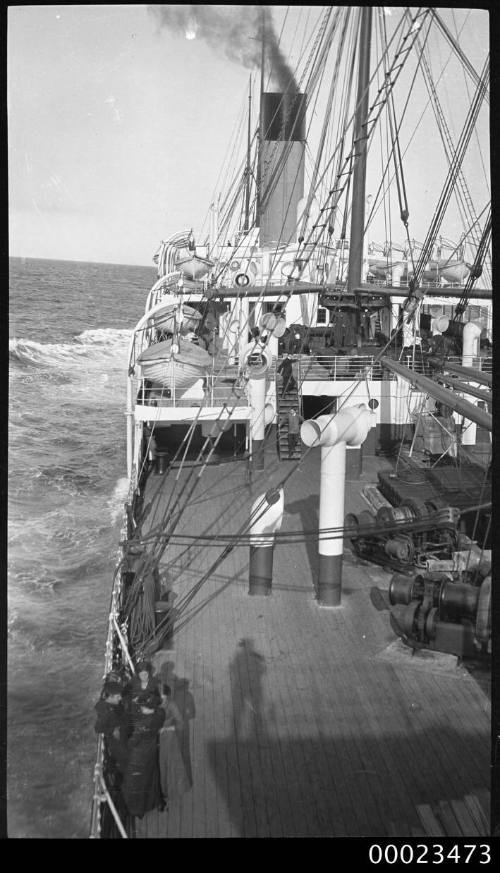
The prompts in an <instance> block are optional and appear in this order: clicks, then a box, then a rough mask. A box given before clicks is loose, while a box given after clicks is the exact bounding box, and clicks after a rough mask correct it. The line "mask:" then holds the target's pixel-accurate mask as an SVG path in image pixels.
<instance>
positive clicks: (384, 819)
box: [135, 447, 490, 838]
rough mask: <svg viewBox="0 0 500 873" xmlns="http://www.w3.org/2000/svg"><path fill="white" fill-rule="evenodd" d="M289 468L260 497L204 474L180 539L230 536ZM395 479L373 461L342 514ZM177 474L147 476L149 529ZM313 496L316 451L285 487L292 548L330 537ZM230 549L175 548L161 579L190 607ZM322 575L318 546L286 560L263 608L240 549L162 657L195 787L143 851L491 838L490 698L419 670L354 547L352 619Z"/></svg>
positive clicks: (433, 667)
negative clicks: (169, 840) (231, 843)
mask: <svg viewBox="0 0 500 873" xmlns="http://www.w3.org/2000/svg"><path fill="white" fill-rule="evenodd" d="M292 466H293V464H292V462H281V463H280V464H278V463H277V462H276V455H275V451H274V447H269V448H268V449H267V450H266V467H267V468H268V469H266V470H265V471H263V472H260V473H258V474H254V476H253V482H252V483H251V485H250V484H249V482H248V480H247V467H246V463H245V462H243V461H237V460H236V461H235V460H228V462H227V463H222V464H220V465H210V466H208V467H207V468H206V469H205V472H204V473H203V477H202V478H201V480H200V483H199V486H198V488H197V490H196V492H195V494H194V495H193V497H192V499H191V501H190V504H189V506H188V507H187V508H186V510H185V512H184V514H183V515H182V518H181V520H180V522H179V524H178V527H177V529H176V533H177V534H179V533H181V532H182V533H183V534H184V535H186V534H187V535H189V536H193V535H204V536H210V537H212V536H214V535H216V534H218V533H228V532H229V533H235V532H236V531H237V530H238V528H239V526H240V525H241V524H242V523H243V522H244V521H245V519H248V517H249V513H250V505H251V503H252V502H253V501H254V500H255V498H256V497H257V496H259V495H260V494H262V493H264V492H265V491H266V490H267V488H269V487H270V485H271V484H276V483H277V482H279V481H281V480H282V479H283V478H284V476H285V475H287V474H288V473H289V472H290V470H291V469H292ZM388 466H389V463H388V462H387V461H385V460H382V459H380V458H376V457H366V458H364V460H363V473H362V474H361V477H360V478H359V479H357V480H356V481H351V482H347V483H346V512H348V511H349V512H356V511H359V510H362V509H366V508H367V505H366V503H365V501H364V500H363V498H362V496H361V494H360V490H361V487H362V486H363V485H365V484H368V483H375V482H376V481H377V470H378V469H381V468H387V467H388ZM271 469H272V473H269V472H268V470H271ZM194 472H196V473H197V472H198V469H196V470H195V471H194ZM175 473H176V471H175V470H174V471H170V473H169V474H168V475H167V478H166V479H165V481H164V482H163V478H164V477H162V476H160V475H152V476H150V478H149V480H148V484H147V490H146V498H145V505H148V503H149V504H150V511H149V514H148V517H147V526H148V527H151V526H152V525H155V524H157V523H158V522H159V520H160V519H161V517H162V515H163V513H164V511H165V508H166V506H167V503H168V500H169V494H170V491H171V488H172V482H173V478H174V475H175ZM188 475H189V469H187V470H184V471H183V472H182V478H183V479H185V478H186V477H187V476H188ZM181 481H182V479H181ZM318 493H319V453H318V452H317V451H311V452H309V453H308V454H306V455H305V457H303V459H302V461H301V463H300V466H299V467H298V468H297V470H296V471H295V473H294V474H293V476H291V478H290V479H289V480H288V481H287V482H286V485H285V517H284V521H283V526H282V531H297V530H302V531H313V530H314V529H317V526H318V496H317V495H318ZM145 527H146V525H145ZM223 548H224V546H223V545H220V544H218V545H217V544H214V542H209V541H201V542H200V541H198V542H193V541H188V540H186V541H185V543H184V544H180V543H176V544H173V543H171V544H170V545H169V548H168V553H165V555H164V556H163V559H162V564H161V572H162V575H163V576H164V577H165V578H166V579H167V580H168V584H169V585H171V587H172V589H173V591H174V592H175V593H176V595H177V602H178V603H179V602H180V600H181V598H182V597H183V595H184V594H185V593H186V592H187V591H188V590H189V589H191V588H192V587H193V585H195V584H196V583H197V582H198V581H200V580H201V579H202V577H203V576H204V575H206V574H207V571H208V570H209V569H210V567H211V566H212V564H214V562H215V561H216V560H217V559H218V558H219V557H220V555H221V553H222V551H223ZM317 564H318V557H317V544H316V543H315V542H314V540H313V539H308V540H306V541H302V542H298V543H293V544H292V543H290V544H286V543H283V542H282V543H280V544H279V545H277V546H276V548H275V553H274V579H273V593H272V595H271V596H269V597H263V596H256V597H250V596H249V595H248V565H249V548H248V545H247V546H243V545H242V546H236V547H235V548H234V549H233V550H232V551H231V552H230V553H229V554H228V555H227V556H226V557H225V559H224V561H223V562H222V563H220V565H219V566H217V567H216V568H215V569H214V570H213V572H211V573H210V574H209V575H208V578H207V580H206V581H205V582H204V583H203V585H202V586H201V588H200V589H199V591H198V593H197V594H196V596H195V597H194V599H193V600H192V601H191V603H190V605H189V609H188V612H187V613H185V614H184V618H188V619H189V620H188V621H186V623H185V624H184V625H183V626H181V622H182V618H181V620H180V622H179V628H178V630H176V633H175V635H174V640H173V644H172V648H170V649H162V650H160V651H159V652H157V653H156V655H155V657H154V664H155V670H156V673H157V675H158V676H161V678H162V680H163V681H167V682H169V684H170V685H171V686H172V688H173V691H174V696H175V699H176V701H177V703H178V704H179V706H180V708H181V710H182V711H183V713H184V716H185V718H186V724H187V725H188V727H187V728H186V730H185V742H184V754H185V760H186V763H187V765H188V770H189V771H190V774H191V777H192V787H191V789H190V790H189V791H188V792H187V793H186V794H185V795H184V796H183V797H182V799H181V800H178V801H171V802H170V808H169V810H168V812H167V811H165V812H158V811H154V812H151V813H148V814H147V815H145V816H144V818H143V819H142V820H136V823H135V828H136V836H137V837H139V838H145V837H147V838H166V837H174V838H178V837H180V838H203V837H211V838H217V837H218V838H221V837H222V838H224V837H335V836H369V837H377V836H395V835H399V836H412V835H413V836H423V835H425V834H432V835H433V836H440V835H444V834H447V835H451V836H454V835H456V836H460V835H466V836H477V835H478V834H481V835H482V834H487V833H488V832H489V825H488V817H489V816H488V809H487V808H488V802H489V785H490V701H489V698H488V694H487V693H485V690H484V689H483V688H482V687H481V685H480V684H479V683H478V682H477V681H476V679H475V678H474V676H473V675H471V672H470V671H469V670H466V669H465V667H464V666H463V665H461V664H460V663H458V662H457V659H456V658H455V657H453V656H451V655H442V654H439V653H431V652H428V651H422V652H419V653H415V654H412V652H411V650H409V649H407V648H405V647H404V646H403V644H402V643H401V642H400V641H399V640H397V639H396V637H395V636H394V633H393V632H392V630H391V627H390V623H389V613H388V612H387V611H381V612H379V611H377V610H376V609H375V607H374V606H373V604H372V602H371V600H370V589H371V587H372V586H374V585H376V586H378V587H379V588H382V589H387V588H388V584H389V581H390V578H391V573H390V572H387V571H385V570H384V569H383V568H381V567H377V566H376V565H373V564H368V563H366V562H364V561H360V560H359V559H358V558H356V557H355V556H354V555H353V554H352V553H351V551H350V550H349V548H348V547H347V544H346V546H345V553H344V564H343V584H342V603H341V606H339V607H336V608H324V607H320V606H318V603H317V600H316V598H315V589H314V579H315V578H316V573H317Z"/></svg>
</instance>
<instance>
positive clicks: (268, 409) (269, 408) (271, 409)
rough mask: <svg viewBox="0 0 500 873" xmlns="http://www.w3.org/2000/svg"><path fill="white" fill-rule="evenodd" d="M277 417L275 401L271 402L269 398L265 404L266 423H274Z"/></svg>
mask: <svg viewBox="0 0 500 873" xmlns="http://www.w3.org/2000/svg"><path fill="white" fill-rule="evenodd" d="M275 417H276V407H275V405H274V403H271V402H270V401H269V399H268V400H267V402H266V405H265V406H264V425H265V426H267V425H268V424H272V422H273V421H274V419H275Z"/></svg>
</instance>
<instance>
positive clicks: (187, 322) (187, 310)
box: [151, 303, 202, 333]
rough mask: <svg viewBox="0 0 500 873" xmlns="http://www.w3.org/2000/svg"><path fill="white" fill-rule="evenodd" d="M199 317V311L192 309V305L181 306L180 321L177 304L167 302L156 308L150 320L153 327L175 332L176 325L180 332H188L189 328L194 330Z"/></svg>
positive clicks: (199, 319)
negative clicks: (165, 304)
mask: <svg viewBox="0 0 500 873" xmlns="http://www.w3.org/2000/svg"><path fill="white" fill-rule="evenodd" d="M201 318H202V316H201V313H200V312H198V310H197V309H193V307H192V306H183V307H182V321H180V315H179V306H178V304H177V303H169V304H168V305H167V306H163V307H162V308H161V309H157V310H156V312H155V313H154V315H152V316H151V321H152V323H153V325H154V327H157V328H158V329H159V330H164V331H166V332H167V333H175V328H176V327H177V329H178V330H180V332H181V333H189V331H191V330H196V328H197V327H198V325H199V323H200V321H201Z"/></svg>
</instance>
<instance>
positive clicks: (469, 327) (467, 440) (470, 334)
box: [462, 321, 481, 446]
mask: <svg viewBox="0 0 500 873" xmlns="http://www.w3.org/2000/svg"><path fill="white" fill-rule="evenodd" d="M480 336H481V325H480V324H478V323H477V321H468V322H467V323H466V324H464V330H463V335H462V367H472V362H473V358H475V357H477V356H478V346H479V337H480ZM465 398H466V400H469V401H470V403H474V404H475V405H476V406H477V400H476V399H475V398H474V397H472V396H471V395H470V394H466V395H465ZM476 433H477V424H476V423H475V422H473V421H469V419H468V418H464V420H463V425H462V445H463V446H475V445H476Z"/></svg>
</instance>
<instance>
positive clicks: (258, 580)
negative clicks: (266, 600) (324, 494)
mask: <svg viewBox="0 0 500 873" xmlns="http://www.w3.org/2000/svg"><path fill="white" fill-rule="evenodd" d="M284 505H285V498H284V493H283V488H279V489H274V490H270V491H267V492H266V493H265V494H261V495H260V497H258V498H257V499H256V500H254V502H253V504H252V511H251V515H250V518H251V519H253V521H251V524H250V529H249V531H250V540H251V542H250V563H249V580H248V593H249V594H250V595H256V594H263V595H269V594H271V591H272V584H273V559H274V541H275V535H276V533H277V531H279V529H280V527H281V523H282V521H283V510H284Z"/></svg>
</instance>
